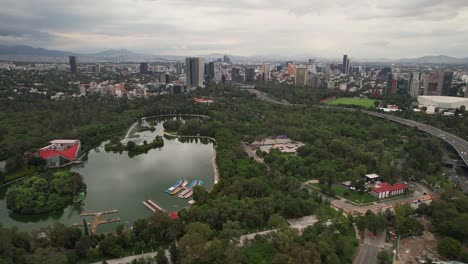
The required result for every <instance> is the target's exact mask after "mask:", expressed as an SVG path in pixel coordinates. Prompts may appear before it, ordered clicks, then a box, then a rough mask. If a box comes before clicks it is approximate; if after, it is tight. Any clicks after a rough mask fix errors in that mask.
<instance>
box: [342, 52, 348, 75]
mask: <svg viewBox="0 0 468 264" xmlns="http://www.w3.org/2000/svg"><path fill="white" fill-rule="evenodd" d="M348 62H349V60H348V55H346V54H345V55H343V69H342V70H341V71H342V72H343V74H347V71H348Z"/></svg>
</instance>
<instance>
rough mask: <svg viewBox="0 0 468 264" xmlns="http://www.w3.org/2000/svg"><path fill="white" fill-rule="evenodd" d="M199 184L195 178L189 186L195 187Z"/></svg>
mask: <svg viewBox="0 0 468 264" xmlns="http://www.w3.org/2000/svg"><path fill="white" fill-rule="evenodd" d="M197 184H198V181H197V180H193V181H192V183H190V185H189V188H193V187H195V185H197Z"/></svg>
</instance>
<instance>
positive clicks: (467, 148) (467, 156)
mask: <svg viewBox="0 0 468 264" xmlns="http://www.w3.org/2000/svg"><path fill="white" fill-rule="evenodd" d="M245 90H246V91H248V92H249V93H252V94H255V95H257V98H258V99H259V100H262V101H265V102H269V103H272V104H279V105H287V106H295V105H294V104H290V103H288V102H287V101H286V100H282V101H278V100H275V99H273V98H272V97H271V96H270V95H269V94H267V93H264V92H261V91H258V90H255V89H245ZM296 106H299V105H296ZM318 107H320V108H329V109H332V108H334V109H336V108H340V109H345V110H348V111H359V110H360V109H354V108H343V107H335V106H324V105H321V106H318ZM360 111H362V112H363V113H366V114H368V115H370V116H374V117H378V118H383V119H387V120H390V121H393V122H396V123H399V124H402V125H405V126H409V127H416V128H418V129H419V130H421V131H424V132H426V133H429V134H431V135H433V136H436V137H438V138H440V139H442V140H444V141H445V142H447V143H448V144H450V145H451V146H452V147H453V148H454V149H455V150H456V151H457V152H458V155H459V156H460V157H461V158H462V159H463V161H464V162H465V164H466V165H467V166H468V142H467V141H466V140H463V139H461V138H459V137H458V136H455V135H453V134H450V133H447V132H445V131H443V130H441V129H438V128H435V127H433V126H429V125H426V124H424V123H421V122H417V121H413V120H408V119H404V118H400V117H396V116H392V115H387V114H383V113H378V112H373V111H366V110H360Z"/></svg>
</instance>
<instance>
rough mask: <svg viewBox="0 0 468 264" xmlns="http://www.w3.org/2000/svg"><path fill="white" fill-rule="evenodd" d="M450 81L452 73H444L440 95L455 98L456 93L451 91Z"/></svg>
mask: <svg viewBox="0 0 468 264" xmlns="http://www.w3.org/2000/svg"><path fill="white" fill-rule="evenodd" d="M452 80H453V72H452V71H445V72H444V80H443V82H442V95H445V96H457V91H456V90H455V91H452Z"/></svg>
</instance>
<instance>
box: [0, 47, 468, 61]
mask: <svg viewBox="0 0 468 264" xmlns="http://www.w3.org/2000/svg"><path fill="white" fill-rule="evenodd" d="M72 55H76V56H78V61H79V62H142V61H149V62H151V61H178V60H184V58H185V56H177V55H154V54H141V53H135V52H132V51H129V50H126V49H110V50H105V51H101V52H97V53H89V54H82V53H75V52H68V51H61V50H48V49H43V48H33V47H30V46H24V45H17V46H6V45H0V61H19V62H68V56H72ZM223 55H224V54H221V53H212V54H205V55H198V56H200V57H204V58H206V59H209V60H212V59H217V58H222V56H223ZM229 57H230V58H231V59H232V60H233V61H235V62H241V63H242V62H254V61H255V62H267V61H269V62H279V61H285V60H294V61H298V60H299V61H300V60H305V59H306V58H307V56H306V55H304V56H290V57H288V56H286V55H277V56H276V55H275V56H274V55H270V56H251V57H244V56H234V55H229ZM318 60H321V59H318ZM355 60H356V61H360V62H388V63H390V62H393V63H418V64H468V58H455V57H450V56H444V55H440V56H424V57H419V58H402V59H355ZM337 61H339V60H337Z"/></svg>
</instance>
